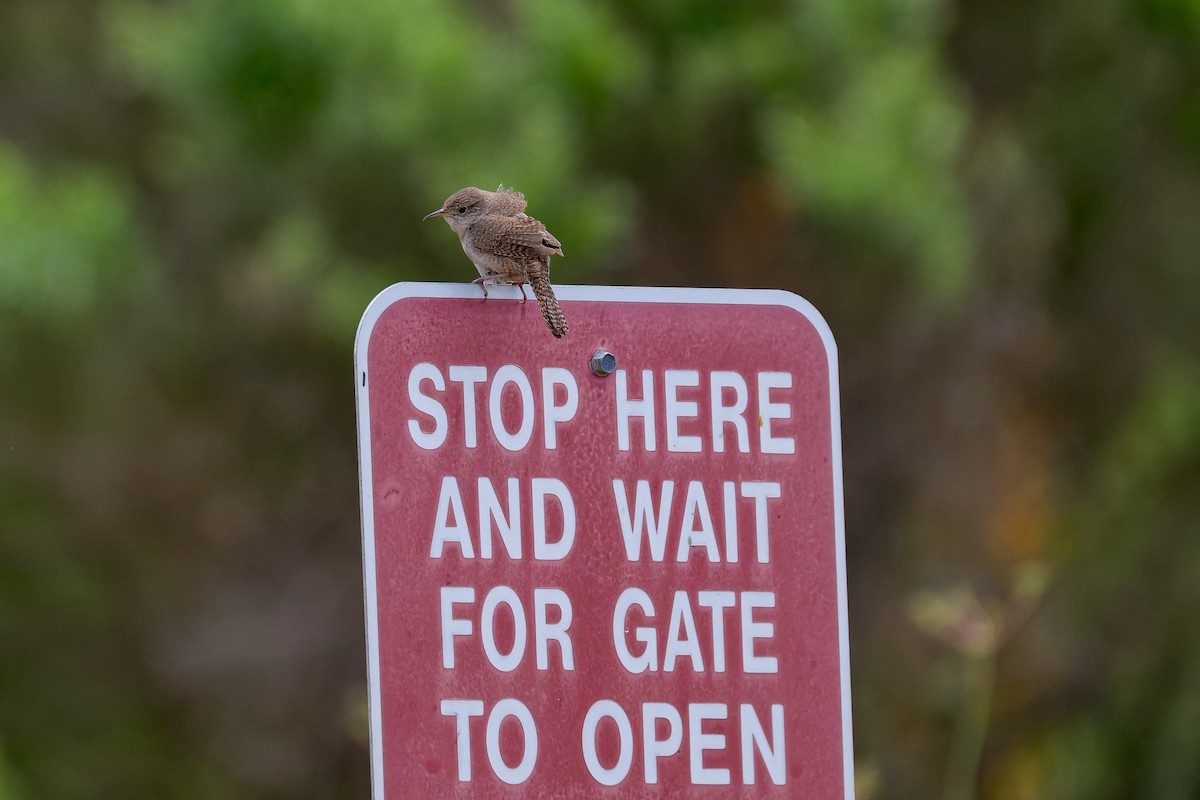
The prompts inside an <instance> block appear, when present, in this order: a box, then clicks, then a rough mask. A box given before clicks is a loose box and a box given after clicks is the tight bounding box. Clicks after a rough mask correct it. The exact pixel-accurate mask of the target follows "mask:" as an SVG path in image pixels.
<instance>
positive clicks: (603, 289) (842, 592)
mask: <svg viewBox="0 0 1200 800" xmlns="http://www.w3.org/2000/svg"><path fill="white" fill-rule="evenodd" d="M554 293H555V295H556V296H557V297H558V298H559V299H560V300H566V301H571V300H586V301H590V302H617V303H683V304H687V305H735V306H738V305H746V306H783V307H785V308H790V309H792V310H794V311H797V312H799V313H800V314H801V315H802V316H804V318H805V319H807V320H808V321H809V322H810V323H811V324H812V326H813V327H814V328H816V329H817V332H818V333H819V334H820V336H821V342H822V343H823V344H824V345H825V358H826V362H827V364H828V367H829V428H830V434H831V439H832V441H831V442H830V447H831V450H832V459H833V463H832V465H831V466H832V468H833V493H834V497H833V504H834V507H833V519H834V528H835V531H834V537H835V539H836V541H835V548H836V551H837V553H836V562H837V607H838V640H839V641H838V660H839V662H840V673H841V689H842V691H841V695H842V760H843V764H842V768H843V775H844V785H845V790H844V792H843V794H844V797H845V800H854V735H853V728H852V719H851V710H850V631H849V623H848V613H847V605H848V604H847V600H846V525H845V508H844V500H843V494H842V422H841V407H840V405H839V396H840V395H839V388H838V362H837V344H836V343H835V342H834V340H833V331H831V330H830V329H829V324H828V323H827V322H826V321H825V318H824V317H822V316H821V313H820V312H819V311H817V309H816V307H815V306H814V305H813V304H812V303H810V302H808V301H807V300H805V299H804V298H803V297H801V296H800V295H798V294H793V293H792V292H787V291H783V290H782V289H695V288H684V287H662V286H653V287H652V286H569V285H561V286H559V285H556V286H555V287H554ZM490 294H491V295H492V296H494V297H496V298H497V299H503V298H508V299H513V300H516V299H517V298H518V297H519V296H520V295H519V292H518V289H517V287H515V286H496V287H493V288H492V289H491V292H490ZM412 297H423V298H462V299H468V300H472V299H477V298H478V297H479V289H478V287H476V286H473V285H471V284H469V283H420V282H414V281H405V282H402V283H394V284H392V285H391V286H389V287H387V288H386V289H384V290H383V291H382V292H380V293H379V294H378V295H376V296H375V299H374V300H372V301H371V303H370V305H368V306H367V310H366V311H365V312H363V316H362V320H361V321H360V322H359V324H358V332H357V334H356V335H355V337H354V393H355V400H356V408H357V411H358V480H359V488H360V502H361V505H362V512H361V513H362V539H363V600H364V603H363V605H364V614H365V616H366V629H367V674H368V695H367V711H368V715H369V717H370V742H371V797H372V800H385V799H384V791H383V714H382V698H381V695H380V686H379V683H380V675H379V607H378V597H377V587H376V584H375V572H376V570H375V502H374V483H373V479H372V475H371V409H370V406H369V403H368V400H369V398H370V392H369V391H367V388H368V387H367V380H368V376H367V371H366V370H367V350H368V348H369V347H370V344H371V334H372V333H373V332H374V330H375V323H376V322H378V321H379V318H380V317H381V316H383V313H384V311H386V310H387V309H388V308H390V307H391V306H392V304H393V303H396V302H397V301H400V300H406V299H408V298H412Z"/></svg>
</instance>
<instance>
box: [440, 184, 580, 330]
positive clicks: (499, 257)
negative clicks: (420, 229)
mask: <svg viewBox="0 0 1200 800" xmlns="http://www.w3.org/2000/svg"><path fill="white" fill-rule="evenodd" d="M435 217H445V219H446V222H448V223H449V224H450V227H451V228H453V229H454V232H455V233H457V234H458V239H459V241H460V242H461V243H462V249H463V251H464V252H465V253H466V254H467V258H469V259H471V263H472V264H474V265H475V268H476V269H477V270H479V277H478V278H476V279H475V280H474V281H473V283H475V284H477V285H478V286H479V287H480V288H482V289H483V299H484V300H487V296H488V291H487V287H488V284H489V283H492V284H495V283H506V284H511V285H514V286H520V287H521V302H522V303H524V302H525V284H526V283H528V284H529V285H530V286H532V287H533V296H534V298H536V299H537V302H538V306H539V307H540V308H541V310H542V316H543V317H544V318H545V319H546V324H547V325H548V326H549V327H550V332H551V333H553V334H554V335H555V336H556V337H559V338H561V337H562V336H563V335H564V334H565V333H567V320H566V317H564V316H563V313H562V309H561V308H559V306H558V300H557V299H556V298H555V297H554V289H553V287H551V285H550V256H561V255H562V254H563V251H562V245H561V244H559V243H558V239H555V238H554V236H553V235H552V234H551V233H550V232H549V231H547V230H546V226H545V225H543V224H542V223H540V222H538V221H537V220H536V219H534V218H533V217H531V216H529V215H528V214H526V213H525V196H524V195H523V194H521V193H520V192H514V191H513V190H512V189H505V188H504V186H501V187H500V188H499V190H498V191H495V192H488V191H485V190H483V189H477V188H476V187H474V186H468V187H467V188H465V189H459V190H458V191H457V192H455V193H454V194H452V195H450V196H449V197H447V198H446V202H445V203H443V204H442V207H441V208H439V209H438V210H437V211H434V212H433V213H431V214H426V215H425V219H433V218H435Z"/></svg>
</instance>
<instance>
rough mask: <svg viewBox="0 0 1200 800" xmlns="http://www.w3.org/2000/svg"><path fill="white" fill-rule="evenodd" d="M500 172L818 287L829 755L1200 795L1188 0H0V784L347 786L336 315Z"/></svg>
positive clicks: (599, 235)
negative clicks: (842, 719) (833, 590)
mask: <svg viewBox="0 0 1200 800" xmlns="http://www.w3.org/2000/svg"><path fill="white" fill-rule="evenodd" d="M502 181H503V182H504V183H506V184H507V185H511V186H515V187H517V188H519V189H521V190H522V191H524V192H525V193H526V194H527V195H528V197H529V199H530V210H531V212H532V213H534V214H535V215H536V216H538V217H539V218H541V219H542V220H544V221H545V222H546V223H547V225H548V227H549V228H550V229H551V230H552V231H554V232H555V234H556V235H557V236H558V237H559V238H560V239H561V240H562V241H563V242H564V244H565V249H566V252H567V253H568V256H569V257H568V258H565V259H561V260H560V261H558V262H556V264H555V277H556V279H557V281H558V282H563V283H620V284H657V285H689V286H767V287H781V288H786V289H790V290H793V291H795V292H797V293H799V294H801V295H803V296H805V297H807V298H808V299H810V300H811V301H813V302H814V303H815V304H816V305H817V307H818V308H820V309H821V310H822V311H823V313H824V314H825V316H826V318H827V319H828V320H829V322H830V324H831V326H832V327H833V330H834V332H835V335H836V336H837V337H838V341H839V346H840V359H841V369H842V379H843V384H842V391H843V398H842V403H843V425H844V441H845V448H846V450H845V464H846V498H847V508H846V516H847V537H848V561H849V591H850V615H851V616H850V620H851V651H852V670H853V681H854V716H855V738H856V748H857V749H856V757H857V760H858V775H859V779H858V784H859V796H860V798H863V799H864V800H870V799H872V798H947V800H963V799H965V798H972V797H979V798H1005V799H1006V800H1011V799H1012V798H1064V799H1068V798H1071V799H1073V798H1080V799H1082V798H1087V799H1088V800H1107V799H1109V798H1113V799H1115V798H1155V800H1187V799H1190V800H1195V799H1196V798H1200V635H1197V630H1198V628H1197V622H1196V619H1195V617H1196V614H1197V612H1200V578H1198V576H1200V323H1198V322H1197V310H1196V305H1197V303H1198V302H1200V4H1197V3H1196V2H1195V0H1059V2H1055V3H1035V2H1029V0H1015V2H1011V1H1005V0H765V1H764V2H758V3H737V2H727V1H726V0H692V2H684V1H683V0H608V1H607V2H594V1H593V0H406V2H396V1H395V0H356V2H353V3H341V2H334V0H4V2H3V3H2V4H0V800H34V799H40V798H55V799H56V800H75V799H76V798H79V799H81V800H82V799H83V798H88V799H91V798H130V797H154V798H158V797H162V798H181V799H183V800H193V799H194V800H207V799H208V798H214V799H216V798H220V799H221V800H231V799H236V798H331V797H345V798H351V797H358V798H361V797H366V796H367V795H368V793H369V790H368V764H367V750H366V742H365V722H364V718H363V715H364V713H365V708H364V701H365V688H364V683H365V666H364V654H363V649H364V646H363V634H362V606H361V566H360V563H361V562H360V550H359V547H360V545H359V517H358V487H357V472H356V443H355V428H354V407H353V387H352V369H351V350H352V342H353V337H354V332H355V327H356V325H357V321H358V317H359V315H360V314H361V312H362V310H363V309H364V308H365V306H366V304H367V303H368V301H369V300H370V299H371V298H372V297H373V296H374V294H375V293H376V292H378V291H379V290H380V289H382V288H383V287H384V286H386V285H388V284H390V283H392V282H395V281H397V280H402V279H408V280H456V281H457V280H464V281H465V280H468V279H470V278H471V277H474V270H473V269H472V268H471V266H470V265H469V264H468V263H467V262H466V260H465V259H464V257H463V255H462V253H461V252H460V250H459V248H458V245H457V243H456V242H455V241H454V239H453V237H452V236H451V235H450V234H449V232H448V231H446V230H445V229H444V226H441V225H437V226H433V225H424V226H422V225H421V223H420V219H421V216H422V215H423V214H424V213H426V212H428V211H430V210H431V209H433V208H436V207H437V205H438V204H439V203H440V202H441V201H442V199H443V198H444V197H445V196H446V195H447V194H448V193H449V192H450V191H451V190H453V189H456V188H458V187H460V186H462V185H466V184H474V185H478V186H483V187H486V188H491V187H494V186H495V185H496V184H498V183H500V182H502Z"/></svg>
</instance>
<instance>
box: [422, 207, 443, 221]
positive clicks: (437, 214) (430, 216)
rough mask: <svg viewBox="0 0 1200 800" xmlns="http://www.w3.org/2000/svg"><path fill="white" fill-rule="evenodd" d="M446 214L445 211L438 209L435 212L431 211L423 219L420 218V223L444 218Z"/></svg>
mask: <svg viewBox="0 0 1200 800" xmlns="http://www.w3.org/2000/svg"><path fill="white" fill-rule="evenodd" d="M446 214H447V211H446V209H444V208H439V209H438V210H437V211H431V212H430V213H428V214H426V215H425V216H424V217H422V218H421V221H422V222H424V221H425V220H427V219H434V218H435V217H444V216H446Z"/></svg>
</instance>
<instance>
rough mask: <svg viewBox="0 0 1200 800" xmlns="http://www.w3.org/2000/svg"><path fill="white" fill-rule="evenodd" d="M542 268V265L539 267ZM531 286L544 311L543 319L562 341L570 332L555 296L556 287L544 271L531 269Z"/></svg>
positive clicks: (539, 305)
mask: <svg viewBox="0 0 1200 800" xmlns="http://www.w3.org/2000/svg"><path fill="white" fill-rule="evenodd" d="M538 266H539V267H540V266H541V265H540V264H539V265H538ZM529 285H530V286H531V287H533V296H534V297H535V298H537V302H538V307H539V308H541V309H542V317H543V318H545V320H546V325H547V327H549V328H550V332H551V333H553V334H554V336H555V338H557V339H561V338H562V337H563V336H564V335H566V334H567V333H568V331H569V329H568V328H567V318H566V317H565V316H563V312H562V309H561V308H559V305H558V299H557V298H556V297H555V296H554V287H552V286H551V285H550V278H549V277H548V276H547V275H546V270H544V269H530V271H529Z"/></svg>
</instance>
